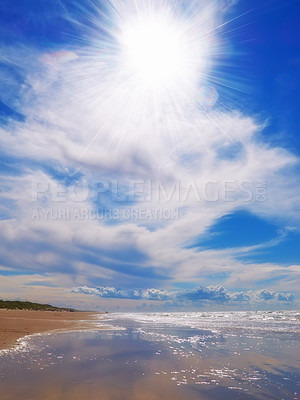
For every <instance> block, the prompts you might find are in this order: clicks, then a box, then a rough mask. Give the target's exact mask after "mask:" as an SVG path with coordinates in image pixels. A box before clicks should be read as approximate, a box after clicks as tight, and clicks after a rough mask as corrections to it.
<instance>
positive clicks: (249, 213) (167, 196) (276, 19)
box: [0, 0, 300, 310]
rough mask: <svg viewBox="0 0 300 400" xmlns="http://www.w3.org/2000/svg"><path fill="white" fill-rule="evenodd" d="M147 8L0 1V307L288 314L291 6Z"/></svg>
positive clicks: (299, 76) (293, 254) (96, 0)
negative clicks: (18, 302) (5, 302)
mask: <svg viewBox="0 0 300 400" xmlns="http://www.w3.org/2000/svg"><path fill="white" fill-rule="evenodd" d="M146 3H147V2H145V1H144V0H139V1H138V2H137V3H134V2H133V1H131V0H126V2H125V3H124V2H120V1H118V0H111V1H101V0H93V1H91V0H82V1H77V0H58V1H55V2H49V1H39V2H32V1H29V0H28V1H27V0H22V1H21V0H19V1H17V0H12V1H9V2H7V1H1V2H0V36H1V59H0V85H1V97H0V185H1V191H0V224H1V226H0V275H1V281H0V296H1V297H3V298H11V299H15V298H22V299H28V300H36V301H42V302H44V301H47V302H51V303H53V304H57V305H71V306H76V307H79V308H85V309H86V308H87V307H89V308H95V309H100V310H101V309H103V308H105V309H109V310H115V309H118V310H119V309H121V310H123V309H124V310H128V309H130V310H132V309H133V310H135V309H139V308H140V307H141V306H142V305H143V304H144V308H145V307H146V308H147V307H148V308H149V309H151V310H164V309H167V308H168V309H172V310H173V309H174V310H176V309H181V308H182V307H183V308H184V309H191V310H194V309H198V308H207V309H214V308H217V309H219V308H220V307H224V308H227V309H231V308H232V309H233V308H234V309H239V308H240V309H247V308H249V309H250V308H251V309H260V308H263V309H268V308H280V309H282V308H297V307H298V304H299V271H300V252H299V244H300V218H299V215H300V213H299V211H300V209H299V204H300V185H299V180H300V178H299V157H300V139H299V125H300V115H299V112H298V109H299V94H300V43H299V37H300V32H299V30H300V27H299V24H298V21H297V15H298V14H299V11H300V5H299V3H298V2H297V1H283V0H276V1H274V2H272V6H271V5H270V3H269V2H261V1H256V0H255V1H252V2H251V4H250V3H249V2H246V1H242V0H240V1H221V0H219V1H217V0H216V1H211V2H210V3H209V4H207V2H205V1H201V0H199V1H191V2H188V3H187V2H185V1H182V0H181V1H180V0H172V1H171V2H164V1H160V2H159V1H157V0H153V1H152V2H151V10H150V9H149V7H147V6H145V4H146ZM122 4H123V5H122ZM124 4H125V7H124ZM137 8H138V10H137ZM137 15H139V17H137ZM174 38H175V39H174Z"/></svg>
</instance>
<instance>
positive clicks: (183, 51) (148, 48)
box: [120, 11, 203, 89]
mask: <svg viewBox="0 0 300 400" xmlns="http://www.w3.org/2000/svg"><path fill="white" fill-rule="evenodd" d="M190 39H191V38H190V37H189V36H188V33H187V32H186V31H185V30H184V26H181V25H180V24H179V23H178V22H177V23H176V22H175V19H172V18H170V16H169V17H167V16H166V15H163V14H162V13H160V12H159V11H157V12H156V13H154V14H153V13H152V14H150V15H142V16H141V15H139V16H137V17H135V18H133V19H132V20H130V21H129V22H125V23H124V25H123V26H122V29H121V35H120V45H121V54H122V62H123V65H124V67H125V68H127V70H128V73H129V74H132V75H135V76H136V78H137V79H138V80H139V83H140V84H142V85H145V87H146V88H148V89H149V88H150V89H153V88H155V89H157V88H165V89H172V87H173V86H174V85H178V84H179V83H182V82H183V81H186V80H187V77H189V78H192V77H194V76H195V73H196V70H195V69H196V68H199V67H200V64H201V62H202V61H203V60H201V59H200V58H199V57H200V54H199V53H200V46H198V49H196V46H195V43H193V41H192V40H190ZM197 58H198V60H197ZM196 61H197V62H196ZM197 64H198V65H197Z"/></svg>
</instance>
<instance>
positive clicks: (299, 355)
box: [0, 311, 300, 400]
mask: <svg viewBox="0 0 300 400" xmlns="http://www.w3.org/2000/svg"><path fill="white" fill-rule="evenodd" d="M99 318H101V320H100V322H101V323H103V324H105V325H106V326H109V329H105V330H102V331H95V330H93V322H92V321H91V330H90V331H85V332H69V333H60V334H47V335H38V336H32V337H30V338H26V339H24V340H23V341H22V342H21V345H20V346H19V349H18V350H15V351H10V352H2V354H1V356H0V398H1V400H25V399H30V400H38V399H40V400H54V399H55V400H58V399H62V400H71V399H72V400H79V399H80V400H85V399H87V400H96V399H97V400H155V399H157V400H158V399H159V400H160V399H164V400H168V399H170V400H171V399H172V400H173V399H175V400H177V399H178V400H194V399H199V400H202V399H203V400H235V399H241V400H251V399H252V400H254V399H258V400H260V399H272V400H277V399H278V400H292V399H293V400H294V399H300V383H299V382H300V369H299V366H300V346H299V345H300V312H299V311H272V312H266V311H259V312H253V311H251V312H186V313H185V312H178V313H119V314H116V313H112V314H107V315H99Z"/></svg>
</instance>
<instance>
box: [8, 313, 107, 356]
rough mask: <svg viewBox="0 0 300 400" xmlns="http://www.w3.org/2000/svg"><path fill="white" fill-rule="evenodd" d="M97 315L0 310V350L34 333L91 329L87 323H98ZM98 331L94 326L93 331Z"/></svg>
mask: <svg viewBox="0 0 300 400" xmlns="http://www.w3.org/2000/svg"><path fill="white" fill-rule="evenodd" d="M98 315H99V314H97V313H91V312H66V311H59V312H57V311H26V310H0V350H3V349H8V348H10V347H11V346H13V345H15V344H16V343H17V340H18V339H20V338H22V337H24V336H26V335H32V334H34V333H44V332H51V331H57V332H58V331H68V330H72V331H74V330H82V329H91V323H89V322H87V321H93V320H95V321H99V319H98ZM94 328H95V329H97V328H98V329H100V327H99V326H97V325H96V324H95V326H93V329H94Z"/></svg>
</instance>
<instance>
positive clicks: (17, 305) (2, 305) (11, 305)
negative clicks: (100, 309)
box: [0, 300, 76, 312]
mask: <svg viewBox="0 0 300 400" xmlns="http://www.w3.org/2000/svg"><path fill="white" fill-rule="evenodd" d="M0 309H6V310H36V311H68V312H75V311H76V310H74V309H73V308H65V307H54V306H51V305H50V304H39V303H32V302H30V301H8V300H0Z"/></svg>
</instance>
